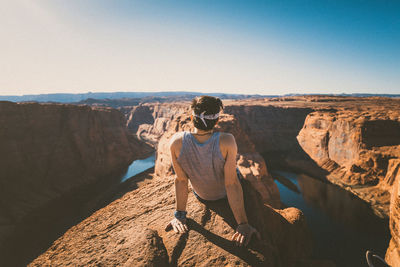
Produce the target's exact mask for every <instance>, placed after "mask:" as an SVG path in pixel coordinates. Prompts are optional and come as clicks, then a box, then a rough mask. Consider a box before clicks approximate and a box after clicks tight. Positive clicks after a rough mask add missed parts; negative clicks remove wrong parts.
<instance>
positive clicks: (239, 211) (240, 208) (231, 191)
mask: <svg viewBox="0 0 400 267" xmlns="http://www.w3.org/2000/svg"><path fill="white" fill-rule="evenodd" d="M225 145H226V148H227V152H228V153H227V157H226V160H225V166H224V174H225V188H226V194H227V196H228V202H229V206H230V207H231V209H232V212H233V215H234V217H235V220H236V222H237V224H238V227H237V228H236V232H235V233H234V234H233V236H232V240H233V241H235V242H236V244H238V245H243V244H244V245H247V244H248V243H249V242H250V239H251V236H252V235H253V234H256V236H257V237H258V238H259V239H260V234H259V233H258V232H257V230H256V229H255V228H253V227H252V226H251V225H249V224H248V220H247V215H246V210H245V207H244V199H243V190H242V185H241V184H240V181H239V179H238V177H237V173H236V155H237V145H236V141H235V138H234V137H233V135H229V138H227V142H226V144H225Z"/></svg>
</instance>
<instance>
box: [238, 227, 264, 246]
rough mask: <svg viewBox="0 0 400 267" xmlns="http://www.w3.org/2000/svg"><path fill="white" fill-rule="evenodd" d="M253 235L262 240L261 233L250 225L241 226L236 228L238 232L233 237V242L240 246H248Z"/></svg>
mask: <svg viewBox="0 0 400 267" xmlns="http://www.w3.org/2000/svg"><path fill="white" fill-rule="evenodd" d="M253 234H255V235H256V236H257V238H258V239H259V240H261V235H260V233H259V232H258V231H257V230H256V229H255V228H254V227H252V226H251V225H250V224H247V223H246V224H239V225H238V227H237V228H236V232H235V233H234V234H233V236H232V241H234V242H235V244H236V245H238V246H242V245H243V244H244V245H245V246H247V245H248V244H249V242H250V240H251V237H252V236H253Z"/></svg>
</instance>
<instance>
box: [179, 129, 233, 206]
mask: <svg viewBox="0 0 400 267" xmlns="http://www.w3.org/2000/svg"><path fill="white" fill-rule="evenodd" d="M182 135H183V136H182V148H181V151H180V153H179V157H178V159H177V161H178V162H179V164H180V166H181V167H182V169H183V170H184V171H185V173H186V174H187V175H188V178H189V180H190V183H191V184H192V187H193V190H194V191H195V192H196V194H198V195H199V197H201V198H202V199H205V200H217V199H221V198H224V197H225V196H226V190H225V183H224V180H225V179H224V165H225V159H224V157H223V156H222V154H221V150H220V149H219V136H220V133H219V132H214V133H213V135H212V136H211V137H210V138H209V139H208V140H207V141H205V142H204V143H200V142H199V141H197V140H196V138H195V137H194V136H193V135H192V134H191V133H190V132H186V131H185V132H183V133H182Z"/></svg>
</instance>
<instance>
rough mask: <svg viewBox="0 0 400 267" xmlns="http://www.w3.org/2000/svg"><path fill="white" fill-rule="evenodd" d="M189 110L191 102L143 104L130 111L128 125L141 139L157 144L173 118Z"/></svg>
mask: <svg viewBox="0 0 400 267" xmlns="http://www.w3.org/2000/svg"><path fill="white" fill-rule="evenodd" d="M188 112H189V103H185V104H182V103H173V104H141V105H139V106H136V107H134V108H133V109H132V110H131V112H130V113H129V117H128V120H127V127H128V129H129V130H130V131H131V132H133V133H135V134H136V135H137V137H138V138H139V139H140V140H143V141H145V142H147V143H149V144H151V145H156V144H157V142H158V140H159V139H160V137H161V135H162V134H163V133H164V132H165V131H166V130H167V129H168V127H169V123H170V122H171V120H173V119H174V118H175V117H176V116H178V115H180V114H184V113H188Z"/></svg>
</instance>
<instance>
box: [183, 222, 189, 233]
mask: <svg viewBox="0 0 400 267" xmlns="http://www.w3.org/2000/svg"><path fill="white" fill-rule="evenodd" d="M183 228H185V230H186V232H188V231H189V229H188V227H187V225H186V223H185V224H184V225H183Z"/></svg>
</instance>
